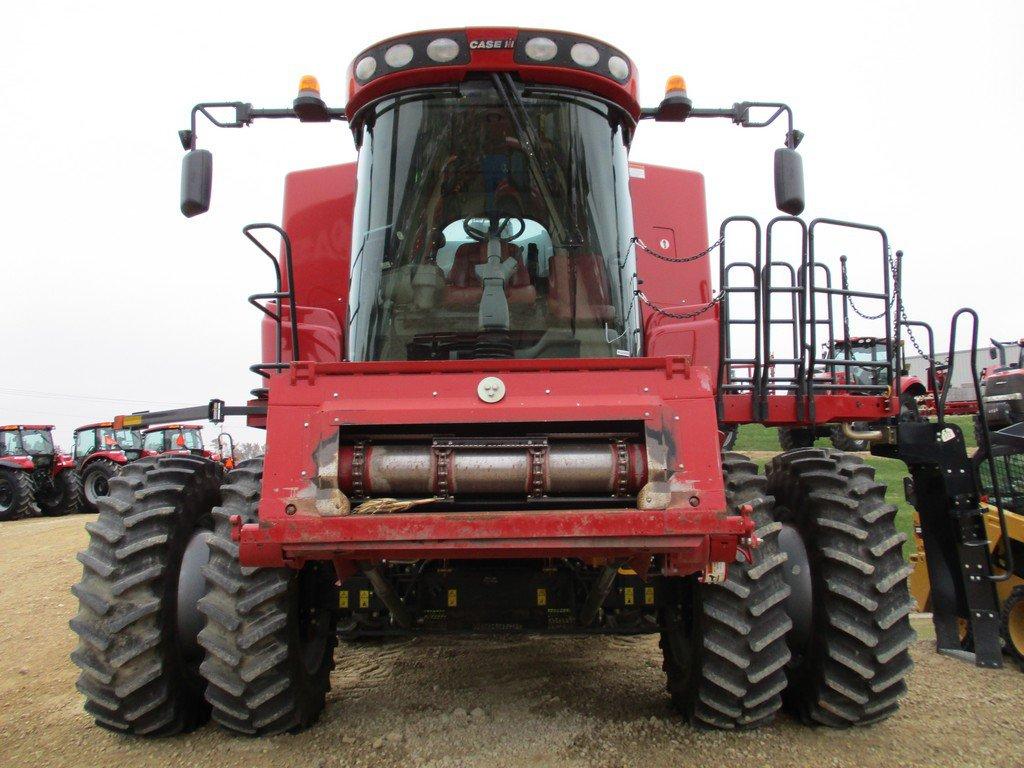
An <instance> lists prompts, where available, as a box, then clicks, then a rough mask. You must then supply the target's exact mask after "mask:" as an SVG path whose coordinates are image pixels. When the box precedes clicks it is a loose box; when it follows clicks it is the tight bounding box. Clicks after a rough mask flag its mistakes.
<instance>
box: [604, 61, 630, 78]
mask: <svg viewBox="0 0 1024 768" xmlns="http://www.w3.org/2000/svg"><path fill="white" fill-rule="evenodd" d="M608 71H609V72H610V73H611V75H612V77H614V78H615V79H616V80H625V79H626V78H627V77H629V64H627V63H626V60H625V59H624V58H622V57H621V56H612V57H611V58H610V59H608Z"/></svg>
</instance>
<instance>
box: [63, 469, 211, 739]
mask: <svg viewBox="0 0 1024 768" xmlns="http://www.w3.org/2000/svg"><path fill="white" fill-rule="evenodd" d="M221 475H222V473H221V470H220V467H219V465H217V464H216V463H214V462H211V461H209V460H206V459H201V458H196V457H182V456H167V457H158V458H154V459H144V460H142V461H139V462H136V463H134V464H131V465H129V466H128V467H126V468H125V471H124V472H123V474H121V475H120V476H119V477H116V478H114V479H112V480H111V481H110V494H109V495H107V496H104V497H102V498H101V499H100V500H99V510H100V511H99V516H98V517H97V518H96V520H95V521H91V522H89V523H87V524H86V529H87V530H88V532H89V545H88V548H87V549H85V550H84V551H82V552H80V553H79V555H78V559H79V561H80V562H81V563H82V566H83V575H82V580H81V581H80V582H79V583H78V584H76V585H75V586H74V587H72V590H71V591H72V593H73V594H74V595H75V596H76V597H78V600H79V610H78V615H77V616H75V618H74V619H72V620H71V628H72V629H73V630H74V631H75V633H77V634H78V637H79V643H78V647H77V648H76V649H75V651H74V652H73V653H72V654H71V660H72V661H73V662H74V663H75V664H76V665H78V667H79V668H81V670H82V672H81V674H80V675H79V678H78V685H77V687H78V690H79V691H81V693H82V694H83V695H84V696H85V709H86V711H87V712H88V713H89V714H91V715H92V716H93V717H94V718H95V720H96V723H97V724H98V725H101V726H103V727H105V728H109V729H111V730H114V731H120V732H123V733H131V734H135V735H139V736H168V735H172V734H175V733H180V732H182V731H188V730H191V729H193V728H195V727H196V726H198V725H199V724H201V723H202V722H203V721H205V720H206V719H207V717H208V716H209V710H208V708H207V707H206V705H205V703H204V701H203V695H202V688H203V686H202V680H201V678H200V677H199V674H198V669H197V666H198V665H197V664H196V663H195V662H190V661H189V660H187V659H186V658H185V657H184V654H183V652H182V650H181V648H180V646H179V643H178V637H177V607H176V603H177V584H178V575H179V571H180V567H181V559H182V554H183V552H184V549H185V547H186V546H187V544H188V542H189V540H190V539H191V537H192V535H193V534H194V533H195V532H196V530H197V529H202V528H205V527H209V526H210V525H211V523H212V520H211V518H210V510H211V509H212V508H213V506H214V505H215V504H216V503H217V501H218V492H219V485H220V479H221Z"/></svg>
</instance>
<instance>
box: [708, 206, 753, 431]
mask: <svg viewBox="0 0 1024 768" xmlns="http://www.w3.org/2000/svg"><path fill="white" fill-rule="evenodd" d="M740 223H746V224H750V225H751V226H752V228H753V233H754V254H753V259H752V260H749V261H743V260H735V261H729V255H728V254H727V253H726V245H725V236H726V232H727V230H728V229H729V226H730V225H732V224H740ZM720 236H721V238H722V246H721V252H720V259H721V261H720V262H719V285H720V299H719V351H720V354H719V364H718V415H719V418H721V417H722V415H723V405H722V395H724V394H726V393H730V394H738V393H749V394H750V395H751V396H752V397H753V408H754V419H755V420H759V419H761V418H763V416H762V413H761V403H760V400H761V398H759V397H758V388H759V386H760V383H761V378H762V373H761V369H762V360H763V357H762V340H761V334H762V327H763V323H762V318H761V225H760V224H759V223H758V221H757V219H754V218H753V217H751V216H731V217H729V218H728V219H726V220H725V221H723V222H722V226H721V229H720ZM740 273H742V274H746V275H749V279H750V282H749V284H748V283H742V284H737V283H736V282H734V281H735V280H739V277H738V274H740ZM739 296H747V297H750V300H751V302H750V307H749V311H748V313H747V314H745V315H743V316H739V317H737V314H738V313H739V311H741V310H740V308H739V307H737V306H735V304H734V301H736V299H737V298H738V297H739ZM739 328H748V329H750V330H751V331H752V333H753V337H754V343H753V349H752V350H751V354H750V355H748V356H743V355H742V354H740V353H737V352H736V351H735V349H736V347H737V346H738V342H739V340H738V339H736V338H734V336H733V331H734V330H737V329H739Z"/></svg>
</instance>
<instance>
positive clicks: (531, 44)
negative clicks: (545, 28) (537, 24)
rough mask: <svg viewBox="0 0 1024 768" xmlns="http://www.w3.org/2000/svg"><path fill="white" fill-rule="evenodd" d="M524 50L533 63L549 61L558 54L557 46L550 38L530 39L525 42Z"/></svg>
mask: <svg viewBox="0 0 1024 768" xmlns="http://www.w3.org/2000/svg"><path fill="white" fill-rule="evenodd" d="M525 50H526V55H527V56H529V57H530V58H531V59H533V60H534V61H551V60H552V59H553V58H555V54H557V53H558V46H557V45H555V41H554V40H552V39H551V38H550V37H531V38H530V39H529V40H527V41H526V48H525Z"/></svg>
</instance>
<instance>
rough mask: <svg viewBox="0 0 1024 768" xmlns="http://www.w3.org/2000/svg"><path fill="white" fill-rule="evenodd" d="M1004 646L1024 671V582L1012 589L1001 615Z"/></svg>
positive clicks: (1000, 621) (1000, 627)
mask: <svg viewBox="0 0 1024 768" xmlns="http://www.w3.org/2000/svg"><path fill="white" fill-rule="evenodd" d="M999 633H1000V635H1001V636H1002V639H1003V648H1004V649H1005V650H1006V652H1007V653H1008V654H1009V655H1010V658H1012V659H1013V660H1014V661H1015V662H1017V666H1018V668H1019V669H1020V671H1021V672H1024V584H1018V585H1017V586H1016V587H1014V588H1013V589H1012V590H1011V591H1010V595H1009V597H1007V598H1006V601H1005V602H1004V603H1003V609H1002V611H1001V613H1000V616H999Z"/></svg>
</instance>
